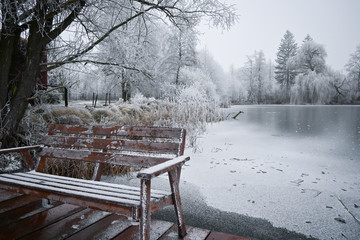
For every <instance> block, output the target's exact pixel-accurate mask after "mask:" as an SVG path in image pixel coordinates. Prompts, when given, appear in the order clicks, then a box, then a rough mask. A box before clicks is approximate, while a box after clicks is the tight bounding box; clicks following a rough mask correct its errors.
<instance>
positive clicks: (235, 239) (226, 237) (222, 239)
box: [206, 232, 250, 240]
mask: <svg viewBox="0 0 360 240" xmlns="http://www.w3.org/2000/svg"><path fill="white" fill-rule="evenodd" d="M206 240H250V239H249V238H245V237H240V236H234V235H230V234H227V233H219V232H212V233H210V235H209V236H208V237H207V238H206Z"/></svg>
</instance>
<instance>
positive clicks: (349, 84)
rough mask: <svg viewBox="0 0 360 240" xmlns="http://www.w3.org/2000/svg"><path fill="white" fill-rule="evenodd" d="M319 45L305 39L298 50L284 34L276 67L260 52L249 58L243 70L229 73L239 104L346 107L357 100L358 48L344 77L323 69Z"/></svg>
mask: <svg viewBox="0 0 360 240" xmlns="http://www.w3.org/2000/svg"><path fill="white" fill-rule="evenodd" d="M326 57H327V53H326V50H325V48H324V46H323V45H322V44H319V43H317V42H315V41H314V39H313V38H312V37H311V36H310V35H307V36H306V37H305V39H304V40H303V42H302V43H301V45H300V46H298V44H297V43H296V41H295V38H294V35H293V34H292V33H291V32H290V31H286V33H285V34H284V36H283V38H282V39H281V41H280V45H279V48H278V51H277V55H276V59H275V63H273V62H271V61H266V60H265V57H264V53H263V51H256V52H255V53H254V54H253V55H251V56H248V57H247V58H248V60H247V61H246V63H245V64H244V66H243V67H241V68H240V69H237V70H233V71H232V79H233V80H234V81H239V82H240V86H239V87H240V88H241V90H240V91H239V93H238V94H237V97H238V99H236V98H235V99H233V100H234V101H237V102H241V103H258V104H259V103H291V104H347V103H353V102H356V101H359V100H360V45H359V46H358V47H357V48H356V51H355V52H354V53H353V54H351V56H350V58H349V61H348V63H347V64H346V65H345V70H346V73H341V72H339V71H335V70H333V69H331V67H329V66H328V65H326Z"/></svg>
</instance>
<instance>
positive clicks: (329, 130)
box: [182, 105, 360, 239]
mask: <svg viewBox="0 0 360 240" xmlns="http://www.w3.org/2000/svg"><path fill="white" fill-rule="evenodd" d="M240 110H242V111H244V114H240V115H239V116H238V117H237V119H235V120H234V119H230V120H227V121H224V122H221V123H218V124H213V125H210V126H209V127H208V131H207V133H206V134H205V135H204V136H203V137H202V138H200V139H199V144H198V149H199V150H198V151H197V152H196V153H191V152H190V150H189V151H188V153H187V154H190V155H191V161H190V162H189V166H187V167H185V169H184V171H183V177H182V180H185V181H186V182H187V183H191V184H193V185H195V186H197V187H198V188H199V191H200V193H201V194H202V195H203V196H204V197H205V201H206V203H207V204H208V206H211V207H213V208H216V209H220V210H221V211H226V212H232V213H237V214H242V215H247V216H251V217H257V218H264V219H266V220H269V221H270V222H271V223H272V224H273V225H274V226H275V227H282V228H286V229H289V230H292V231H295V232H299V233H303V234H305V235H308V236H310V235H311V236H314V237H316V238H319V239H343V238H344V237H343V235H345V236H346V238H348V239H358V238H359V236H360V208H357V207H356V206H359V205H360V174H359V170H360V145H359V144H360V107H359V106H271V105H270V106H269V105H265V106H233V107H232V108H231V109H228V110H227V111H229V113H231V115H230V116H233V115H235V114H236V113H237V112H238V111H240ZM185 186H186V184H185ZM338 220H340V221H338ZM341 221H344V222H345V223H343V222H341ZM240 225H241V224H240V223H239V228H240V227H241V226H240Z"/></svg>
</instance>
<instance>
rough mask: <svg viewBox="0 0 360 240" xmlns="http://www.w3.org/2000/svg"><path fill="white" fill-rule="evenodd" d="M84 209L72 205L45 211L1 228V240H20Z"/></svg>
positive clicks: (63, 205)
mask: <svg viewBox="0 0 360 240" xmlns="http://www.w3.org/2000/svg"><path fill="white" fill-rule="evenodd" d="M82 209H84V208H83V207H79V206H75V205H70V204H62V205H60V206H57V207H54V208H51V209H48V210H47V211H43V212H41V213H38V214H35V215H32V216H30V217H27V218H24V219H22V220H20V221H17V222H15V223H12V224H8V225H6V226H4V227H1V228H0V232H1V235H0V239H4V240H8V239H16V238H20V237H22V236H25V235H27V234H30V233H32V232H34V231H36V230H38V229H41V228H43V227H45V226H47V225H49V224H52V223H54V222H57V221H59V220H61V219H63V218H65V217H67V216H70V215H72V214H74V213H76V212H79V211H81V210H82ZM19 226H21V227H19Z"/></svg>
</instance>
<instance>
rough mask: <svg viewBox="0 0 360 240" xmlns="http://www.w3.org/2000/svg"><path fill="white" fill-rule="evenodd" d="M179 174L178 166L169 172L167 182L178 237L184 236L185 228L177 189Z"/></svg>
mask: <svg viewBox="0 0 360 240" xmlns="http://www.w3.org/2000/svg"><path fill="white" fill-rule="evenodd" d="M180 174H181V166H178V167H176V168H174V169H173V170H171V171H170V172H169V182H170V187H171V192H172V197H173V202H174V207H175V214H176V219H177V224H178V230H179V236H180V237H185V236H186V226H185V220H184V219H185V218H184V213H183V209H182V204H181V199H180V189H179V181H180Z"/></svg>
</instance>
